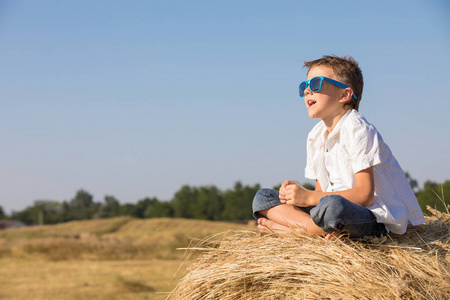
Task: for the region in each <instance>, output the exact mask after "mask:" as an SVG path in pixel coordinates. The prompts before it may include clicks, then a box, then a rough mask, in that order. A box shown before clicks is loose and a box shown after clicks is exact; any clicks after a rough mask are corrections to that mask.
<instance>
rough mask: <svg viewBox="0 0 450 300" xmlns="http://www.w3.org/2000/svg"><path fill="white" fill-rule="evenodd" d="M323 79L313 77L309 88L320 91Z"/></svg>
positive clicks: (312, 90)
mask: <svg viewBox="0 0 450 300" xmlns="http://www.w3.org/2000/svg"><path fill="white" fill-rule="evenodd" d="M321 83H322V80H321V79H320V78H313V79H311V82H310V83H309V89H310V90H311V92H318V91H320V88H321Z"/></svg>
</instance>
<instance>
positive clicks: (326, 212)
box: [310, 195, 348, 231]
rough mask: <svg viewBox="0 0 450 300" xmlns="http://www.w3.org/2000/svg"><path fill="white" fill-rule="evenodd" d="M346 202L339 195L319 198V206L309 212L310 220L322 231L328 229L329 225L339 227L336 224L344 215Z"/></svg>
mask: <svg viewBox="0 0 450 300" xmlns="http://www.w3.org/2000/svg"><path fill="white" fill-rule="evenodd" d="M346 201H348V200H346V199H345V198H343V197H341V196H339V195H327V196H325V197H323V198H321V199H320V201H319V204H318V205H317V206H316V207H314V208H313V209H312V210H311V212H310V214H311V218H312V219H313V221H314V223H315V224H316V225H317V226H319V227H321V228H322V229H324V228H328V227H330V226H331V224H332V225H333V226H336V225H337V227H341V226H340V224H336V223H339V222H337V221H338V220H340V219H341V218H342V217H343V214H345V211H346ZM325 231H326V230H325Z"/></svg>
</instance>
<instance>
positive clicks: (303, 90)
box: [298, 81, 306, 97]
mask: <svg viewBox="0 0 450 300" xmlns="http://www.w3.org/2000/svg"><path fill="white" fill-rule="evenodd" d="M298 89H299V91H298V92H299V94H300V97H303V96H305V90H306V82H304V81H303V82H302V83H300V87H299V88H298Z"/></svg>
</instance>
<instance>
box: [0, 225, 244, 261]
mask: <svg viewBox="0 0 450 300" xmlns="http://www.w3.org/2000/svg"><path fill="white" fill-rule="evenodd" d="M242 227H243V225H239V224H231V223H225V222H209V221H201V220H185V219H168V218H167V219H144V220H139V219H132V218H124V217H121V218H113V219H105V220H90V221H74V222H69V223H65V224H58V225H49V226H34V227H29V228H21V229H15V230H5V231H0V259H1V258H19V259H45V260H49V261H62V260H128V259H153V258H157V259H181V258H182V256H183V253H181V252H180V251H176V248H178V247H186V246H187V245H188V244H189V241H190V239H192V238H204V237H205V236H208V235H210V234H214V233H217V232H221V231H224V230H227V229H240V228H242Z"/></svg>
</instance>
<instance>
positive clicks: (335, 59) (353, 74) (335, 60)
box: [304, 55, 364, 110]
mask: <svg viewBox="0 0 450 300" xmlns="http://www.w3.org/2000/svg"><path fill="white" fill-rule="evenodd" d="M320 65H322V66H326V67H330V68H331V69H332V70H333V72H334V74H335V75H336V76H337V79H338V80H339V81H341V82H342V83H345V84H346V85H348V86H349V87H351V88H352V90H353V93H355V95H356V97H357V98H358V99H357V100H355V98H353V97H352V98H351V100H350V101H348V102H347V103H346V104H345V105H346V106H347V105H349V106H350V107H351V108H353V109H356V110H358V108H359V102H360V101H361V98H362V92H363V88H364V79H363V75H362V72H361V69H360V68H359V66H358V63H357V62H356V60H355V59H354V58H353V57H351V56H344V57H339V56H336V55H325V56H323V57H322V58H319V59H316V60H312V61H305V64H304V67H307V68H308V72H309V71H310V70H311V68H312V67H316V66H320Z"/></svg>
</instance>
